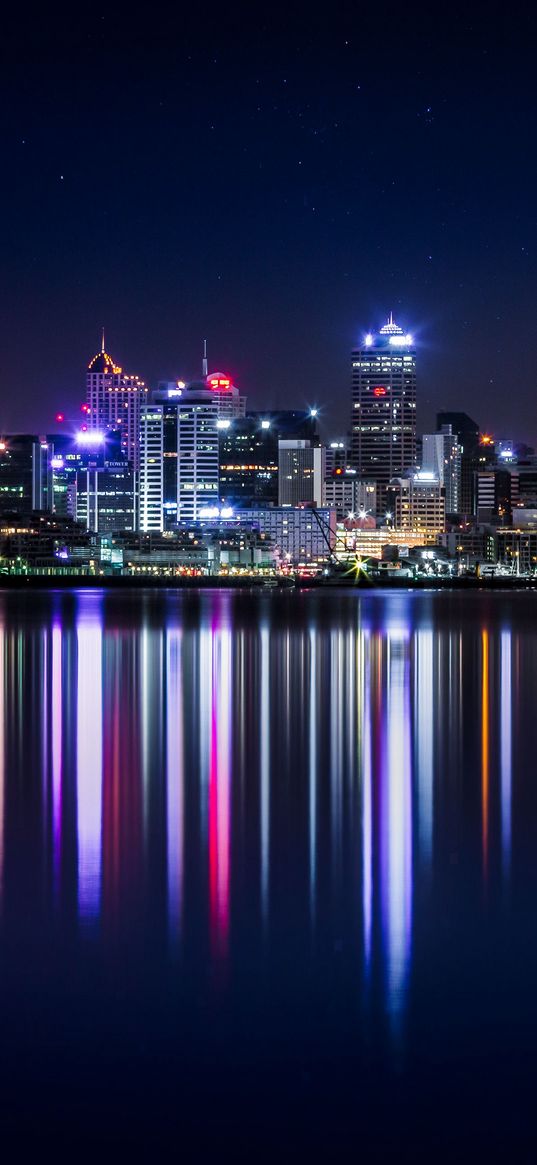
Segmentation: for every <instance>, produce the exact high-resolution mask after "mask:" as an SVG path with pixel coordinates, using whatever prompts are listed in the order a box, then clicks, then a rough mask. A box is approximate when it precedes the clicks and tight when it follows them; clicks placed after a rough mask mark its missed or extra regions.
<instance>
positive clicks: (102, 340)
mask: <svg viewBox="0 0 537 1165" xmlns="http://www.w3.org/2000/svg"><path fill="white" fill-rule="evenodd" d="M101 352H104V328H103V333H102V338H101Z"/></svg>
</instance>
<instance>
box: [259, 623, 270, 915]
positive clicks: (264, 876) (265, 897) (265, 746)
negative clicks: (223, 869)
mask: <svg viewBox="0 0 537 1165" xmlns="http://www.w3.org/2000/svg"><path fill="white" fill-rule="evenodd" d="M269 643H270V636H269V629H268V626H267V625H266V624H264V625H263V626H262V627H261V715H260V721H261V737H260V743H261V764H260V773H261V790H260V802H261V813H260V834H261V838H260V840H261V917H262V920H263V923H264V924H266V922H267V919H268V908H269V859H270V852H269V851H270V722H269V717H270V688H269V683H270V675H269V668H270V652H269Z"/></svg>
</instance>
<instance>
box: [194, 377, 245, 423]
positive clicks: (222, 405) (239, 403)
mask: <svg viewBox="0 0 537 1165" xmlns="http://www.w3.org/2000/svg"><path fill="white" fill-rule="evenodd" d="M202 383H203V382H202ZM190 387H191V388H194V387H196V388H197V387H198V385H197V383H196V382H195V381H194V382H193V383H192V385H191V386H190ZM204 387H207V388H209V389H210V390H211V392H212V394H213V397H214V399H215V400H216V401H217V403H218V416H219V417H220V419H221V420H222V419H224V420H225V419H228V420H232V419H233V418H234V417H243V416H244V414H245V411H246V397H245V396H242V395H241V393H240V392H239V390H238V388H236V387H235V385H234V384H233V381H232V379H231V377H230V376H228V375H227V373H225V372H210V373H209V375H208V376H207V378H206V381H205V384H204Z"/></svg>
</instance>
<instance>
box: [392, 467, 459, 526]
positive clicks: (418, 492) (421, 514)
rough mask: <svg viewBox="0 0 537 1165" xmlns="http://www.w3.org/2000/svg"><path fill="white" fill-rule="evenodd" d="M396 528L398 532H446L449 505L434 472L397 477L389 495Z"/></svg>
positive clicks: (393, 481)
mask: <svg viewBox="0 0 537 1165" xmlns="http://www.w3.org/2000/svg"><path fill="white" fill-rule="evenodd" d="M387 497H388V502H389V505H390V507H391V509H390V512H391V516H392V520H393V524H394V526H396V527H397V528H398V529H399V530H414V531H418V530H419V531H430V532H431V533H435V534H440V533H443V532H444V530H445V528H446V502H445V496H444V490H443V487H442V486H441V485H440V482H439V480H438V478H435V477H434V475H433V474H432V473H426V472H423V471H422V472H420V473H415V474H412V475H409V476H408V477H398V478H397V477H396V478H393V480H392V481H391V482H390V486H389V489H388V493H387Z"/></svg>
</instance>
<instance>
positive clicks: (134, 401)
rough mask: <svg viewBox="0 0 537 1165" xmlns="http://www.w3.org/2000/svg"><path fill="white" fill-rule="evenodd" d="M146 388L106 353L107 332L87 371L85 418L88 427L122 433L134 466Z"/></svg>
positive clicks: (123, 446) (126, 452)
mask: <svg viewBox="0 0 537 1165" xmlns="http://www.w3.org/2000/svg"><path fill="white" fill-rule="evenodd" d="M147 391H148V390H147V388H146V386H145V384H144V382H143V380H140V378H139V377H138V376H134V375H128V374H127V373H125V372H123V369H122V368H120V367H119V365H118V364H116V363H115V361H114V360H113V359H112V357H111V356H109V355H108V353H107V352H105V348H104V331H103V337H102V343H101V350H100V352H97V354H96V355H95V356H93V358H92V359H91V360H90V362H89V364H88V371H87V374H86V410H85V411H86V418H87V424H88V428H90V429H97V430H98V431H99V432H104V431H105V430H106V429H114V430H118V431H119V432H120V433H121V446H122V449H123V452H124V454H125V456H126V457H127V459H128V460H129V461H130V462H131V464H132V465H133V466H134V468H135V469H138V465H139V460H138V459H139V433H140V413H141V407H142V404H143V402H144V401H145V399H146V397H147Z"/></svg>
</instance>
